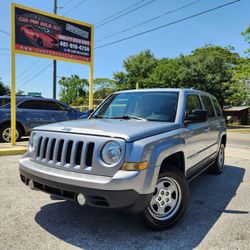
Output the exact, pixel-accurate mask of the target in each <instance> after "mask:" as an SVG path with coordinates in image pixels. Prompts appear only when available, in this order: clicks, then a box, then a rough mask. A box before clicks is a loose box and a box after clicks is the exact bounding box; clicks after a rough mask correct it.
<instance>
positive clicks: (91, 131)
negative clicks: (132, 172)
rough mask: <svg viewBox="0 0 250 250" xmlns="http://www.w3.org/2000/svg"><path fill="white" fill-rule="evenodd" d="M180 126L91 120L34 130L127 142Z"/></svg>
mask: <svg viewBox="0 0 250 250" xmlns="http://www.w3.org/2000/svg"><path fill="white" fill-rule="evenodd" d="M179 127H180V125H179V124H176V123H168V122H153V121H139V120H116V119H89V120H75V121H66V122H60V123H53V124H48V125H45V126H39V127H36V128H35V129H34V130H43V131H54V132H64V133H78V134H87V135H95V136H107V137H113V138H122V139H124V140H126V141H127V142H132V141H136V140H139V139H142V138H145V137H149V136H153V135H156V134H160V133H164V132H168V131H171V130H175V129H178V128H179Z"/></svg>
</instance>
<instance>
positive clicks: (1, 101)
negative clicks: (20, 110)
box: [0, 98, 10, 107]
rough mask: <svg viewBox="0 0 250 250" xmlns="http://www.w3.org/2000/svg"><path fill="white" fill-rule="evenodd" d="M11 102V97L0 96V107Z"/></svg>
mask: <svg viewBox="0 0 250 250" xmlns="http://www.w3.org/2000/svg"><path fill="white" fill-rule="evenodd" d="M9 102H10V98H0V107H2V106H4V105H6V104H8V103H9Z"/></svg>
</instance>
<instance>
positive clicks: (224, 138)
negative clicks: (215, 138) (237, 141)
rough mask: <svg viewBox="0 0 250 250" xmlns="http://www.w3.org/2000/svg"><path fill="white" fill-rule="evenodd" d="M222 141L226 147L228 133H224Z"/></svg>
mask: <svg viewBox="0 0 250 250" xmlns="http://www.w3.org/2000/svg"><path fill="white" fill-rule="evenodd" d="M221 143H222V144H224V146H225V147H226V144H227V135H226V134H224V135H222V137H221Z"/></svg>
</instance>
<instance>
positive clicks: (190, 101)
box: [186, 95, 202, 115]
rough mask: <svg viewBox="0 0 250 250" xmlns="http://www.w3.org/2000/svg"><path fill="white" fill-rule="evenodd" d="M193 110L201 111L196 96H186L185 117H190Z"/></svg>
mask: <svg viewBox="0 0 250 250" xmlns="http://www.w3.org/2000/svg"><path fill="white" fill-rule="evenodd" d="M195 109H202V106H201V102H200V99H199V96H198V95H188V96H187V102H186V115H191V114H192V111H193V110H195Z"/></svg>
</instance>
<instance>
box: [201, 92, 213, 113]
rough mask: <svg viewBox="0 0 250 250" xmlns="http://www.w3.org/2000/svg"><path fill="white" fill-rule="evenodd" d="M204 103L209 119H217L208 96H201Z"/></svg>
mask: <svg viewBox="0 0 250 250" xmlns="http://www.w3.org/2000/svg"><path fill="white" fill-rule="evenodd" d="M201 99H202V102H203V104H204V107H205V109H206V110H207V112H208V118H211V117H215V112H214V107H213V105H212V102H211V100H210V98H209V97H208V96H205V95H203V96H201Z"/></svg>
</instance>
